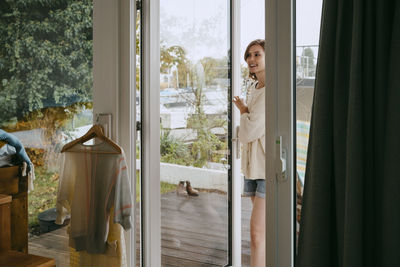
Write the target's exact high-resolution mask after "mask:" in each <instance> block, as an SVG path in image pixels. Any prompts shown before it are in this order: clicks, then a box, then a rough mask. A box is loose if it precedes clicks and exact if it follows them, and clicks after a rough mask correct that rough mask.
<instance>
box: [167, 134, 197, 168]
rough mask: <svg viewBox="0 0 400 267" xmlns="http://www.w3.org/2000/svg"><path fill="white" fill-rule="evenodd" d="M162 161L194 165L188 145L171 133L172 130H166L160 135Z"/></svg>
mask: <svg viewBox="0 0 400 267" xmlns="http://www.w3.org/2000/svg"><path fill="white" fill-rule="evenodd" d="M160 154H161V162H165V163H173V164H178V165H185V166H189V165H192V162H193V160H192V158H191V155H190V151H189V148H188V146H187V145H185V144H184V143H183V142H182V141H181V140H179V139H177V138H174V137H173V136H171V135H170V131H168V130H164V131H163V132H162V133H161V136H160Z"/></svg>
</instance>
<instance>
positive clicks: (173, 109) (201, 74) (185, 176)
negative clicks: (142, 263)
mask: <svg viewBox="0 0 400 267" xmlns="http://www.w3.org/2000/svg"><path fill="white" fill-rule="evenodd" d="M229 3H230V2H229V1H226V0H204V1H195V0H188V1H180V0H161V1H160V62H161V64H160V89H159V90H160V120H161V127H160V153H161V154H160V158H161V162H160V174H161V175H160V181H161V185H160V187H161V254H162V256H161V261H162V265H163V266H167V265H174V264H177V263H179V264H180V265H182V266H197V265H201V264H203V265H202V266H204V265H207V264H209V265H210V266H211V265H212V266H215V265H217V266H225V265H226V264H228V261H229V259H228V253H229V252H228V251H229V242H230V241H229V238H228V236H229V230H228V229H229V213H228V209H229V202H228V177H229V173H230V164H229V163H230V159H229V155H230V153H229V145H228V129H229V127H230V126H229V108H228V107H229V106H230V101H228V99H230V98H229V95H230V94H229V91H230V84H231V82H230V75H229V73H230V4H229ZM211 7H212V8H211Z"/></svg>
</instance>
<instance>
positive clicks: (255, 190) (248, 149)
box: [233, 39, 265, 266]
mask: <svg viewBox="0 0 400 267" xmlns="http://www.w3.org/2000/svg"><path fill="white" fill-rule="evenodd" d="M244 59H245V60H246V62H247V66H248V68H249V76H250V77H251V78H252V79H253V83H252V84H251V85H250V87H249V88H248V89H247V99H246V102H244V101H243V99H241V98H239V97H238V96H235V97H234V99H233V103H234V104H235V105H236V107H237V108H238V109H239V110H240V130H239V140H240V142H241V143H242V145H243V148H242V164H241V166H242V173H243V175H244V190H243V196H247V197H250V198H251V201H252V203H253V209H252V213H251V219H250V237H251V256H250V264H251V266H264V265H265V85H264V84H265V41H264V40H261V39H257V40H254V41H252V42H250V44H249V45H248V46H247V48H246V51H245V54H244Z"/></svg>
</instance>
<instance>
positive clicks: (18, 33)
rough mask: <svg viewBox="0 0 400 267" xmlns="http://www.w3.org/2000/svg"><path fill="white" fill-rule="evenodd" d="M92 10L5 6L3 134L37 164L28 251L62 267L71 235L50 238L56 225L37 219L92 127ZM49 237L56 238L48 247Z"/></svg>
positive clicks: (83, 5) (0, 27) (0, 12)
mask: <svg viewBox="0 0 400 267" xmlns="http://www.w3.org/2000/svg"><path fill="white" fill-rule="evenodd" d="M92 11H93V3H92V1H90V0H88V1H1V3H0V39H1V42H0V43H1V45H0V81H1V82H0V128H1V129H3V130H5V131H7V132H12V134H14V135H15V136H16V137H17V138H18V139H19V140H20V141H21V142H22V144H23V145H24V147H25V149H26V152H27V154H28V156H29V158H30V160H31V161H32V163H33V165H34V170H35V174H36V180H35V181H34V190H33V191H31V192H30V193H29V204H28V224H29V233H30V234H29V236H30V238H29V252H30V253H31V254H38V255H42V256H46V257H52V258H55V259H56V264H57V266H69V255H68V252H69V249H68V244H67V242H64V240H67V239H66V238H65V237H66V235H67V233H66V230H65V228H61V229H57V230H55V231H58V232H57V233H58V234H52V233H50V232H48V231H50V230H53V229H54V228H53V227H55V225H53V224H51V225H50V226H49V225H44V224H41V225H39V220H38V214H40V213H42V212H45V211H49V210H50V209H52V208H54V207H55V201H56V194H57V187H58V177H59V157H60V150H61V148H62V146H63V145H64V144H65V143H67V142H68V141H70V140H72V139H74V138H77V137H79V136H80V135H82V134H84V133H86V131H87V130H88V129H89V128H90V127H91V125H92V121H93V112H92V106H93V103H92V88H93V75H92V70H93V63H92V62H93V60H92V59H93V53H92V45H93V42H92V40H93V38H92ZM2 149H4V147H3V148H2ZM19 216H24V212H21V214H19ZM18 231H25V228H24V227H22V228H20V229H18ZM49 236H53V238H55V239H53V241H49V240H51V238H50V239H47V241H46V242H50V243H43V242H44V241H43V240H46V238H47V237H49ZM63 236H65V237H63ZM44 244H45V245H44ZM54 244H58V245H59V247H57V246H55V245H54ZM14 249H15V250H21V249H20V247H14ZM25 252H26V251H25Z"/></svg>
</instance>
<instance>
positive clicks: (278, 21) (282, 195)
mask: <svg viewBox="0 0 400 267" xmlns="http://www.w3.org/2000/svg"><path fill="white" fill-rule="evenodd" d="M294 11H295V9H294V0H266V4H265V36H266V41H267V45H266V96H265V97H266V102H265V103H266V109H265V112H266V114H265V115H266V137H265V140H266V167H267V168H266V177H267V181H266V182H267V186H266V261H267V264H266V266H268V267H278V266H279V267H292V266H294V205H293V203H294V200H293V196H294V183H293V180H294V178H295V176H294V171H295V162H294V160H293V159H294V144H295V141H294V118H293V117H294V116H293V114H294V113H293V110H294V101H293V86H294V83H293V80H294V79H293V73H294V66H293V58H294V54H293V51H294V49H293V46H294V23H293V20H294V15H293V14H294ZM280 137H282V142H281V144H282V147H283V149H284V150H285V151H286V180H284V181H278V179H277V174H278V172H279V169H280V165H281V163H280V161H279V156H277V153H279V152H278V151H279V149H278V146H277V140H279V138H280Z"/></svg>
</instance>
